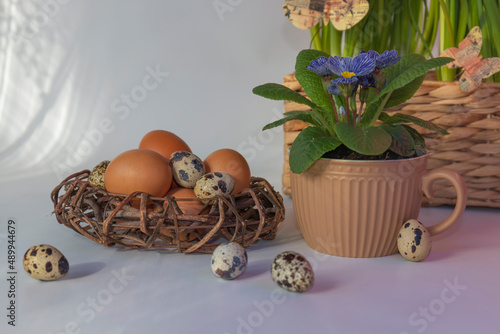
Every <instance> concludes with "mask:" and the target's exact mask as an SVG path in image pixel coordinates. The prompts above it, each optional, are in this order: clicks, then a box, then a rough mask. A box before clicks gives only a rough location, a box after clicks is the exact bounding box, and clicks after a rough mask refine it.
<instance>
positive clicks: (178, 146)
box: [139, 130, 191, 161]
mask: <svg viewBox="0 0 500 334" xmlns="http://www.w3.org/2000/svg"><path fill="white" fill-rule="evenodd" d="M139 148H140V149H146V150H151V151H155V152H157V153H159V154H160V155H162V156H163V157H164V158H165V159H167V161H168V160H169V159H170V155H171V154H172V153H174V152H176V151H186V152H191V148H189V146H188V144H186V142H185V141H184V140H182V139H181V138H180V137H179V136H177V135H176V134H174V133H172V132H169V131H165V130H154V131H151V132H148V133H147V134H146V135H145V136H144V137H142V139H141V142H140V143H139Z"/></svg>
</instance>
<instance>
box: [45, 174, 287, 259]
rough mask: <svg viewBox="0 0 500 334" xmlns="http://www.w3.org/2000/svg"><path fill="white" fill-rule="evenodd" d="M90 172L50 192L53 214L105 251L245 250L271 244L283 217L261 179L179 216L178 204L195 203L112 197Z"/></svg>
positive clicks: (279, 205)
mask: <svg viewBox="0 0 500 334" xmlns="http://www.w3.org/2000/svg"><path fill="white" fill-rule="evenodd" d="M89 173H90V172H89V171H88V170H84V171H81V172H79V173H76V174H73V175H71V176H69V177H68V178H67V179H66V180H64V181H62V182H61V183H60V184H59V185H58V186H57V187H56V188H55V189H54V190H53V191H52V193H51V199H52V202H53V203H54V213H55V215H56V217H57V220H58V222H59V223H61V224H63V225H65V226H67V227H69V228H71V229H73V230H75V231H76V232H78V233H80V234H82V235H83V236H85V237H87V238H89V239H90V240H92V241H95V242H97V243H99V244H101V245H104V246H107V247H111V246H114V245H122V246H125V247H129V248H172V249H175V250H177V251H178V252H182V253H192V252H200V253H212V252H213V251H214V249H215V248H216V247H217V246H218V245H219V244H220V243H221V239H223V240H224V239H225V240H227V241H233V242H237V243H239V244H241V245H243V246H244V247H247V246H249V245H251V244H253V243H255V242H256V241H257V240H258V239H259V238H260V239H264V240H272V239H274V238H275V236H276V233H277V230H278V227H279V225H280V224H281V222H282V221H283V220H284V218H285V208H284V205H283V199H282V197H281V196H280V194H279V193H278V192H276V191H274V189H273V187H272V186H271V185H270V184H269V183H268V182H267V181H266V180H265V179H263V178H256V177H252V179H251V184H250V187H249V188H248V189H245V190H244V191H242V192H241V193H239V194H237V195H231V196H219V197H216V198H212V199H209V200H210V201H208V200H207V204H205V208H203V209H202V210H200V211H201V212H200V213H199V214H194V215H193V214H183V213H182V210H181V209H180V207H179V204H180V203H181V202H182V201H197V200H196V199H175V198H174V197H163V198H157V197H151V196H150V195H148V194H146V193H139V192H138V193H133V194H130V195H129V196H120V195H117V194H111V193H109V192H107V191H105V190H103V189H101V188H99V187H96V186H93V185H91V184H90V183H89V182H88V181H87V179H88V176H89ZM185 204H186V203H185Z"/></svg>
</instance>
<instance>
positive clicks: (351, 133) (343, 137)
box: [335, 122, 392, 155]
mask: <svg viewBox="0 0 500 334" xmlns="http://www.w3.org/2000/svg"><path fill="white" fill-rule="evenodd" d="M335 132H336V133H337V136H338V138H339V139H340V141H341V142H342V143H343V144H344V145H345V146H347V147H348V148H350V149H351V150H353V151H355V152H358V153H360V154H364V155H379V154H382V153H384V152H385V151H386V150H387V149H388V148H389V146H391V143H392V137H391V135H389V134H388V133H387V132H385V131H384V130H382V129H381V128H380V127H375V126H371V127H366V128H356V127H354V126H352V125H350V124H348V123H344V122H339V123H337V124H335Z"/></svg>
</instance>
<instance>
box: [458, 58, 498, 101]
mask: <svg viewBox="0 0 500 334" xmlns="http://www.w3.org/2000/svg"><path fill="white" fill-rule="evenodd" d="M497 72H500V58H497V57H492V58H488V59H483V60H481V61H478V62H475V63H474V64H473V65H472V66H468V67H466V68H465V70H464V74H462V77H461V78H460V82H459V87H460V89H461V90H463V91H464V92H469V91H472V90H474V89H476V88H477V87H479V85H481V82H482V80H483V79H484V78H487V77H489V76H492V75H493V74H495V73H497Z"/></svg>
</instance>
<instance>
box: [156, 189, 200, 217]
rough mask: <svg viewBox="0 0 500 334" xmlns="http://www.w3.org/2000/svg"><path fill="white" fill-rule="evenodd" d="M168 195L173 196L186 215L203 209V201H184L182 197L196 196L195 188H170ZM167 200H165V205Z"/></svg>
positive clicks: (194, 213)
mask: <svg viewBox="0 0 500 334" xmlns="http://www.w3.org/2000/svg"><path fill="white" fill-rule="evenodd" d="M166 196H173V197H175V199H176V203H177V205H178V206H179V208H180V209H181V210H182V212H184V214H186V215H197V214H199V213H200V212H201V210H203V207H204V205H203V203H201V202H200V201H184V200H182V199H190V198H196V195H195V194H194V190H193V189H190V188H174V189H170V191H169V192H168V193H167V195H166ZM166 204H167V202H165V205H166Z"/></svg>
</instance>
